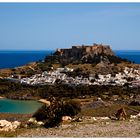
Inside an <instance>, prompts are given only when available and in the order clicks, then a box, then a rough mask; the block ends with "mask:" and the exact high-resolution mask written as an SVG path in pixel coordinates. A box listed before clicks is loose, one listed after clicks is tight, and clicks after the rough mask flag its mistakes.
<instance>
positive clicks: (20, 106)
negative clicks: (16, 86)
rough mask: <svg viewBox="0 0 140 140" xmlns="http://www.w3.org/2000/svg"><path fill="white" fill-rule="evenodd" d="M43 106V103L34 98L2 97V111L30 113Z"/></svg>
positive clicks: (0, 108)
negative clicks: (16, 98) (13, 98)
mask: <svg viewBox="0 0 140 140" xmlns="http://www.w3.org/2000/svg"><path fill="white" fill-rule="evenodd" d="M41 106H42V103H39V102H37V101H32V100H11V99H6V98H4V99H0V112H1V113H19V114H30V113H34V112H35V111H36V110H37V109H38V108H39V107H41Z"/></svg>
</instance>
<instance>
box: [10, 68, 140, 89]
mask: <svg viewBox="0 0 140 140" xmlns="http://www.w3.org/2000/svg"><path fill="white" fill-rule="evenodd" d="M72 71H73V69H70V68H57V70H54V71H49V72H47V71H44V72H43V73H42V74H35V75H33V76H31V77H28V78H21V79H18V82H20V83H21V84H28V85H45V84H55V83H56V81H59V82H60V81H61V82H62V83H63V84H71V85H82V84H85V85H124V84H126V83H130V86H139V85H140V70H135V69H133V68H128V67H125V69H124V71H123V72H120V73H118V74H116V75H115V76H112V75H111V74H107V75H101V74H98V76H97V77H95V76H89V77H88V78H84V77H83V76H82V75H81V76H80V77H79V76H77V77H75V78H73V77H69V76H68V75H67V74H66V72H72ZM8 79H11V80H13V81H14V80H17V79H14V78H11V77H8ZM130 79H131V80H130Z"/></svg>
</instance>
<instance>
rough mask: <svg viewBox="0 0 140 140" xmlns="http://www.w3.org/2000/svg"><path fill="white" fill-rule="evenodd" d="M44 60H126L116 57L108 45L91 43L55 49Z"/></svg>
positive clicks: (104, 61)
mask: <svg viewBox="0 0 140 140" xmlns="http://www.w3.org/2000/svg"><path fill="white" fill-rule="evenodd" d="M45 61H46V62H48V61H51V62H54V63H60V64H69V63H92V64H98V63H100V62H103V63H106V64H109V63H120V62H122V61H126V60H124V59H121V58H119V57H117V56H116V55H115V53H114V52H113V51H112V49H111V48H110V46H109V45H103V44H93V45H82V46H72V48H69V49H57V50H56V52H55V53H54V54H53V55H51V56H48V57H46V59H45Z"/></svg>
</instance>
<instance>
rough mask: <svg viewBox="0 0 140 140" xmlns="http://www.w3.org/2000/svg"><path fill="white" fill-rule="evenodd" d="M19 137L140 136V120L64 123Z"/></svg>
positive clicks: (25, 132) (31, 131)
mask: <svg viewBox="0 0 140 140" xmlns="http://www.w3.org/2000/svg"><path fill="white" fill-rule="evenodd" d="M17 137H111V138H112V137H131V138H132V137H140V120H125V121H112V120H106V121H105V120H104V121H94V120H92V118H90V119H89V120H88V119H87V120H85V121H83V122H79V123H70V124H62V125H60V126H59V127H55V128H49V129H46V128H34V129H28V130H26V131H24V132H23V133H20V134H19V135H18V136H17Z"/></svg>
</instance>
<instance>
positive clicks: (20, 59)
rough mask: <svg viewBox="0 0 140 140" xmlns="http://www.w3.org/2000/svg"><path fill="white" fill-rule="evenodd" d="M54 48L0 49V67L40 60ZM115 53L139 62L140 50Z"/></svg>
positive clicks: (15, 65) (117, 51) (11, 66)
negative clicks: (34, 49) (29, 49)
mask: <svg viewBox="0 0 140 140" xmlns="http://www.w3.org/2000/svg"><path fill="white" fill-rule="evenodd" d="M53 52H54V50H43V51H42V50H41V51H0V69H3V68H14V67H18V66H22V65H25V64H27V63H30V62H35V61H42V60H43V59H44V58H45V57H46V56H47V55H50V54H52V53H53ZM114 52H115V54H116V55H117V56H119V57H122V58H127V59H128V60H130V61H132V62H134V63H137V64H140V51H135V50H115V51H114Z"/></svg>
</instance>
